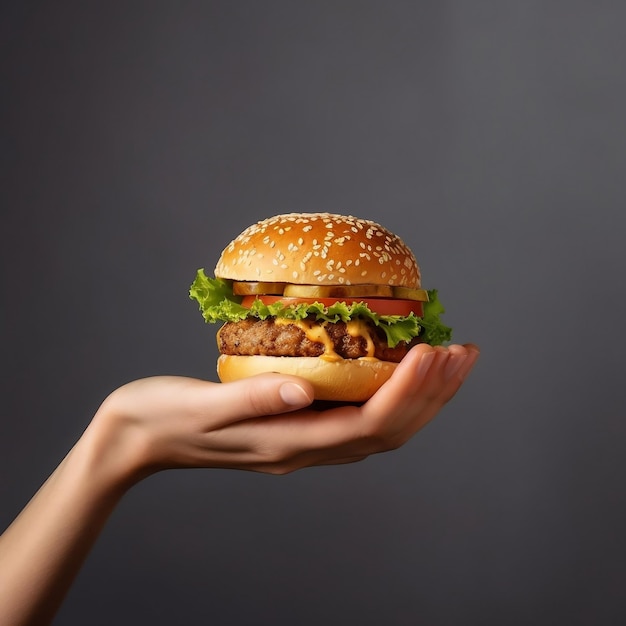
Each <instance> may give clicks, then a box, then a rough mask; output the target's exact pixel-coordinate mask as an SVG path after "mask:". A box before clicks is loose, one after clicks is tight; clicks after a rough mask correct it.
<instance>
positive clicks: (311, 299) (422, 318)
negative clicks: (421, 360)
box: [189, 213, 451, 402]
mask: <svg viewBox="0 0 626 626" xmlns="http://www.w3.org/2000/svg"><path fill="white" fill-rule="evenodd" d="M189 295H190V297H191V298H192V299H194V300H196V301H197V302H198V304H199V307H200V311H201V312H202V315H203V317H204V319H205V321H206V322H209V323H218V322H222V323H223V325H222V327H221V328H220V330H219V331H218V333H217V344H218V348H219V352H220V356H219V358H218V361H217V373H218V376H219V378H220V380H221V381H222V382H229V381H233V380H238V379H240V378H245V377H248V376H253V375H255V374H259V373H262V372H280V373H283V374H291V375H295V376H300V377H303V378H306V379H308V380H309V381H310V382H311V383H312V384H313V388H314V391H315V399H316V400H333V401H343V402H363V401H365V400H367V399H368V398H370V397H371V396H372V395H373V394H374V392H375V391H376V390H377V389H378V388H379V387H380V386H381V385H382V384H383V383H384V382H385V381H386V380H388V378H389V377H390V376H391V374H392V373H393V371H394V369H395V368H396V367H397V364H398V363H399V362H400V361H401V360H402V358H403V357H404V356H405V355H406V354H407V352H408V351H409V350H410V349H411V348H412V347H413V346H414V345H416V344H418V343H428V344H430V345H439V344H442V343H444V342H446V341H449V340H450V339H451V329H450V328H449V327H447V326H445V325H444V324H443V323H442V322H441V321H440V319H439V316H440V315H441V314H442V313H443V312H444V309H443V307H442V305H441V304H440V302H439V300H438V297H437V291H436V290H428V291H426V290H424V289H422V287H421V275H420V269H419V266H418V264H417V262H416V260H415V257H414V256H413V253H412V252H411V250H410V249H409V248H408V247H407V245H406V244H405V243H404V242H403V241H402V240H401V239H400V237H398V236H397V235H395V234H393V233H391V232H390V231H388V230H387V229H385V228H384V227H383V226H381V225H380V224H377V223H375V222H372V221H369V220H364V219H360V218H357V217H352V216H346V215H336V214H331V213H288V214H284V215H276V216H275V217H271V218H268V219H265V220H262V221H260V222H257V223H256V224H253V225H252V226H249V227H248V228H246V229H245V230H244V231H243V232H242V233H241V234H240V235H239V236H238V237H236V238H235V239H234V240H233V241H232V242H231V243H230V244H229V245H228V246H227V247H226V248H225V249H224V250H223V252H222V254H221V256H220V257H219V259H218V261H217V265H216V266H215V272H214V277H210V276H207V275H206V274H205V272H204V269H199V270H198V272H197V275H196V278H195V280H194V282H193V284H192V285H191V287H190V290H189Z"/></svg>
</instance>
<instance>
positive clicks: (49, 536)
mask: <svg viewBox="0 0 626 626" xmlns="http://www.w3.org/2000/svg"><path fill="white" fill-rule="evenodd" d="M110 435H111V434H110V433H109V432H107V431H106V429H103V428H98V427H90V429H88V430H87V432H86V433H85V434H84V435H83V437H82V438H81V439H80V440H79V442H78V443H77V444H76V445H75V446H74V448H73V449H72V450H71V451H70V453H69V454H68V455H67V456H66V458H65V459H64V460H63V461H62V463H61V464H60V465H59V466H58V467H57V469H56V470H55V471H54V473H53V474H52V475H51V476H50V478H48V480H47V481H46V482H45V483H44V485H43V486H42V487H41V489H40V490H39V491H38V492H37V493H36V494H35V496H34V497H33V498H32V500H31V501H30V502H29V504H28V505H27V506H26V507H25V508H24V510H23V511H22V512H21V513H20V515H19V516H18V517H17V518H16V519H15V521H14V522H13V523H12V524H11V526H9V528H7V530H6V531H5V532H4V534H3V535H2V536H0V624H11V625H13V626H18V625H20V626H21V625H29V626H30V625H34V624H37V625H39V624H47V623H49V622H50V621H51V620H52V618H53V617H54V614H55V612H56V610H57V609H58V607H59V605H60V604H61V602H62V600H63V598H64V596H65V594H66V593H67V590H68V589H69V587H70V585H71V583H72V581H73V580H74V578H75V576H76V574H77V573H78V571H79V569H80V567H81V565H82V563H83V562H84V560H85V557H86V556H87V554H88V553H89V550H90V549H91V547H92V546H93V544H94V542H95V541H96V539H97V537H98V535H99V534H100V532H101V530H102V528H103V526H104V524H105V523H106V521H107V519H108V517H109V515H110V514H111V512H112V511H113V509H114V507H115V506H116V504H117V503H118V502H119V500H120V499H121V497H122V496H123V494H124V493H125V491H126V490H127V489H128V487H129V486H130V484H132V482H131V475H130V473H129V472H128V470H127V468H122V467H118V466H117V465H116V464H114V463H112V462H111V458H112V455H111V454H109V453H107V446H108V445H109V442H105V441H103V440H104V439H106V438H107V437H108V438H109V439H110Z"/></svg>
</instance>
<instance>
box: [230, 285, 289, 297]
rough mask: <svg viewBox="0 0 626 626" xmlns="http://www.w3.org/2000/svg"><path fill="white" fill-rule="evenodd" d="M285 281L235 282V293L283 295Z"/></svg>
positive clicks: (242, 294)
mask: <svg viewBox="0 0 626 626" xmlns="http://www.w3.org/2000/svg"><path fill="white" fill-rule="evenodd" d="M284 289H285V283H255V282H247V281H246V282H240V281H235V282H233V293H234V294H235V295H236V296H256V295H259V296H260V295H263V294H265V295H271V296H282V294H283V291H284Z"/></svg>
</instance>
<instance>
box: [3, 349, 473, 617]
mask: <svg viewBox="0 0 626 626" xmlns="http://www.w3.org/2000/svg"><path fill="white" fill-rule="evenodd" d="M477 357H478V349H477V348H476V346H473V345H466V346H459V345H453V346H450V347H448V348H441V347H437V348H431V347H430V346H428V345H419V346H416V347H415V348H413V349H412V350H411V351H410V352H409V353H408V354H407V356H406V357H405V358H404V359H403V360H402V362H401V363H400V364H399V365H398V367H397V368H396V371H395V372H394V374H393V376H392V377H391V379H389V380H388V381H387V382H386V383H385V384H384V385H383V386H382V387H381V388H380V389H379V391H378V392H377V393H376V394H375V395H374V396H373V397H372V398H371V399H370V400H369V401H368V402H366V403H365V404H363V405H362V406H347V405H346V406H338V407H335V408H330V409H328V410H319V409H318V408H316V406H315V405H313V404H312V398H313V390H312V388H311V385H310V384H309V383H308V382H307V381H305V380H303V379H300V378H295V377H290V376H283V375H279V374H264V375H262V376H257V377H254V378H249V379H246V380H240V381H238V382H234V383H228V384H219V383H211V382H206V381H202V380H196V379H192V378H182V377H155V378H146V379H143V380H138V381H135V382H132V383H129V384H128V385H124V386H123V387H120V388H119V389H117V390H116V391H114V392H113V393H112V394H111V395H110V396H109V397H108V398H107V399H106V400H105V401H104V403H103V404H102V406H101V407H100V409H99V410H98V412H97V414H96V416H95V417H94V419H93V420H92V421H91V423H90V425H89V427H88V428H87V430H86V431H85V433H84V434H83V436H82V437H81V438H80V439H79V441H78V442H77V443H76V445H75V446H74V447H73V448H72V450H71V451H70V452H69V453H68V455H67V456H66V457H65V459H64V460H63V461H62V462H61V464H60V465H59V466H58V467H57V469H56V470H55V471H54V472H53V474H52V475H51V476H50V478H49V479H48V480H47V481H46V483H45V484H44V485H43V486H42V488H41V489H40V490H39V491H38V492H37V494H36V495H35V496H34V497H33V498H32V500H31V501H30V503H29V504H28V506H27V507H25V509H24V510H23V511H22V513H21V514H20V515H19V516H18V517H17V519H16V520H15V521H14V522H13V524H11V526H10V527H9V528H8V529H7V530H6V531H5V532H4V533H3V534H2V536H0V623H2V624H5V623H6V624H44V623H48V622H49V621H51V619H52V617H53V615H54V613H55V611H56V610H57V608H58V606H59V604H60V603H61V601H62V599H63V597H64V595H65V593H66V592H67V590H68V589H69V586H70V584H71V582H72V580H73V578H74V576H75V575H76V573H77V572H78V570H79V568H80V565H81V563H82V562H83V560H84V558H85V557H86V555H87V553H88V552H89V550H90V548H91V546H92V545H93V542H94V541H95V540H96V537H97V536H98V534H99V532H100V530H101V529H102V527H103V526H104V524H105V522H106V519H107V518H108V516H109V515H110V513H111V512H112V511H113V509H114V507H115V506H116V504H117V502H118V501H119V499H120V498H121V497H122V496H123V495H124V493H125V492H126V490H127V489H128V488H129V487H131V486H132V485H133V484H134V483H136V482H138V481H139V480H141V479H142V478H144V477H146V476H148V475H149V474H151V473H154V472H156V471H158V470H162V469H166V468H176V467H181V468H182V467H223V468H234V469H246V470H254V471H259V472H268V473H273V474H284V473H287V472H291V471H293V470H296V469H299V468H302V467H307V466H312V465H323V464H331V463H347V462H352V461H358V460H361V459H364V458H365V457H367V456H369V455H370V454H374V453H377V452H383V451H385V450H391V449H393V448H397V447H399V446H401V445H402V444H403V443H405V442H406V441H407V440H408V439H410V437H411V436H412V435H413V434H415V433H416V432H417V431H418V430H419V429H420V428H422V427H423V426H424V425H425V424H426V423H428V422H429V421H430V420H431V419H432V418H433V417H434V416H435V415H436V414H437V412H438V411H439V410H440V409H441V407H442V406H443V405H444V404H445V403H446V402H448V401H449V400H450V399H451V398H452V397H453V396H454V394H455V393H456V392H457V391H458V389H459V387H460V386H461V384H462V382H463V380H464V378H465V376H466V375H467V374H468V373H469V371H470V370H471V368H472V366H473V365H474V362H475V361H476V358H477Z"/></svg>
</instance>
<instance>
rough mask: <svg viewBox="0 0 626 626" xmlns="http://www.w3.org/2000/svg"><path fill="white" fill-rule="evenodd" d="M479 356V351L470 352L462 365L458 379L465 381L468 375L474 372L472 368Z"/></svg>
mask: <svg viewBox="0 0 626 626" xmlns="http://www.w3.org/2000/svg"><path fill="white" fill-rule="evenodd" d="M479 356H480V352H478V350H470V351H469V352H468V354H467V357H466V358H465V359H464V362H463V363H462V366H461V367H460V368H459V370H458V377H459V378H460V379H461V380H465V378H466V377H467V375H468V374H469V373H470V372H471V371H472V367H474V363H476V361H477V360H478V357H479Z"/></svg>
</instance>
